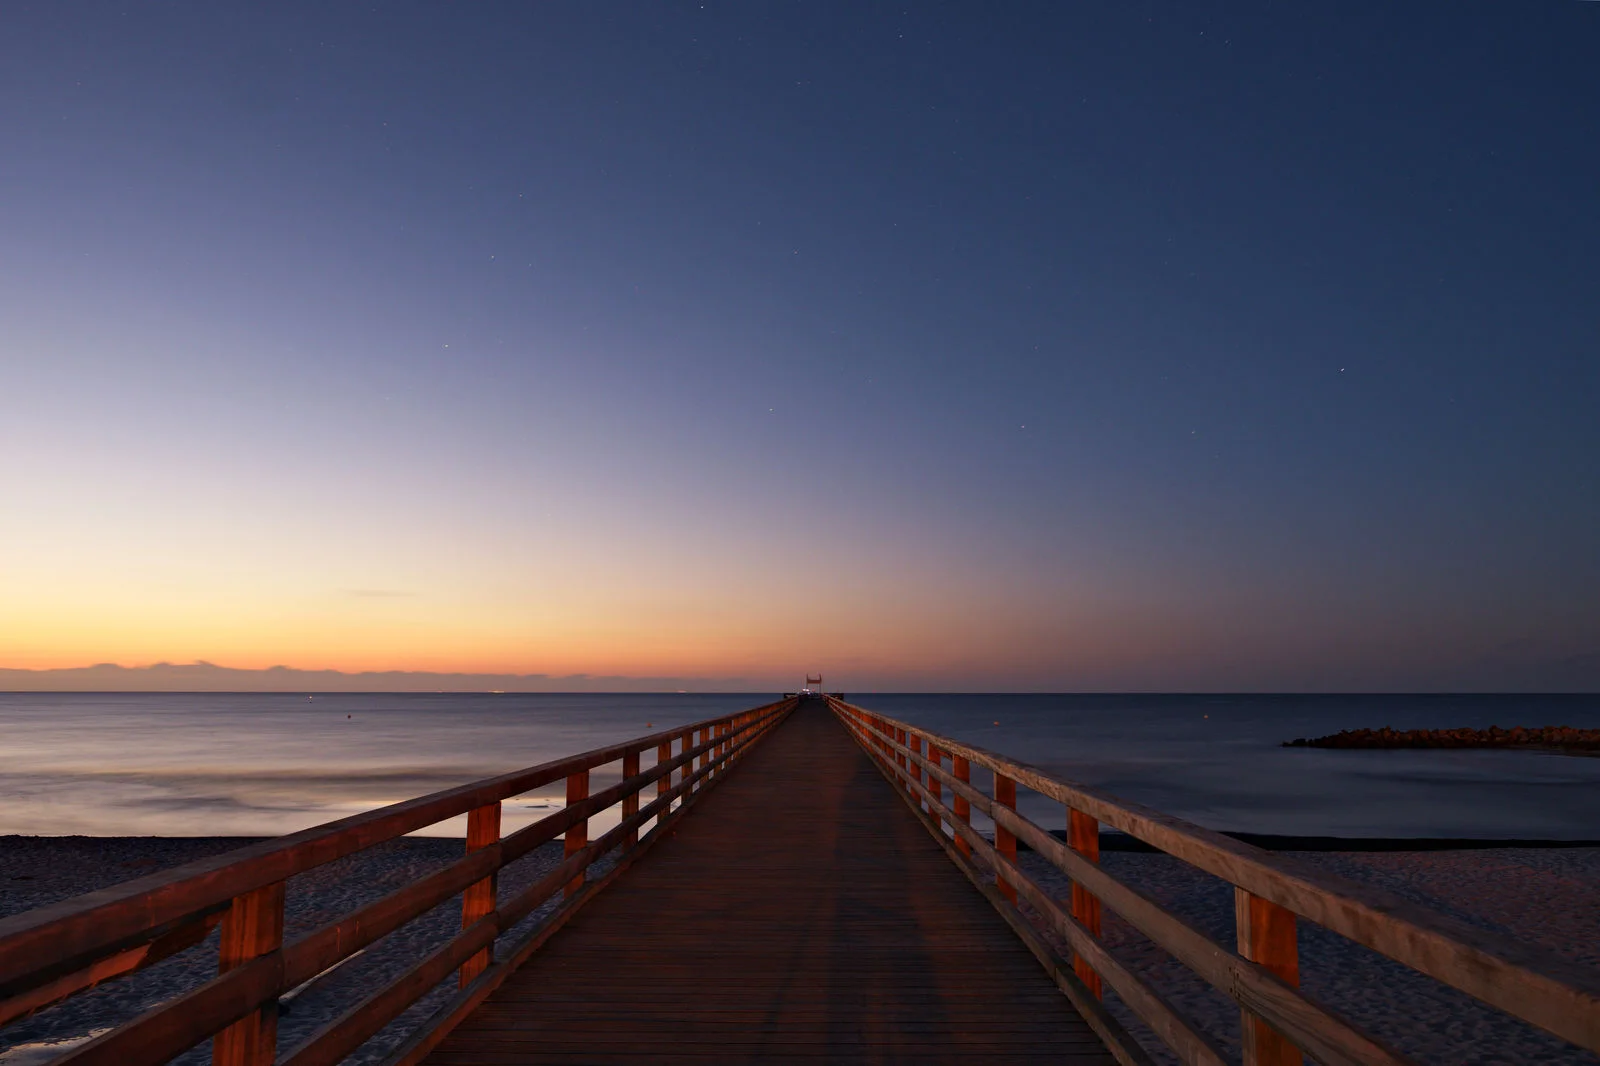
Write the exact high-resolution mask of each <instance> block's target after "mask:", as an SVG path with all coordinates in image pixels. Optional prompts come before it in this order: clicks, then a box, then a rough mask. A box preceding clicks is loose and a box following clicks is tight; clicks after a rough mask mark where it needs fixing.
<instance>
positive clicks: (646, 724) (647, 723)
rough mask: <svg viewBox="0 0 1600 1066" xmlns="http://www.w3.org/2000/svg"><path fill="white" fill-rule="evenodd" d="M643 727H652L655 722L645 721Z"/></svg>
mask: <svg viewBox="0 0 1600 1066" xmlns="http://www.w3.org/2000/svg"><path fill="white" fill-rule="evenodd" d="M644 727H645V728H646V729H654V728H655V723H654V722H646V723H645V724H644Z"/></svg>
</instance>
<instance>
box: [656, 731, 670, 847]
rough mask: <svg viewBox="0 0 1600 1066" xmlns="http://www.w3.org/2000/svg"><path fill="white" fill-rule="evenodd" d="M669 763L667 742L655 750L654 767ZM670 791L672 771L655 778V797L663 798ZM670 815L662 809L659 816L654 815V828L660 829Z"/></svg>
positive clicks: (668, 805) (668, 811) (668, 742)
mask: <svg viewBox="0 0 1600 1066" xmlns="http://www.w3.org/2000/svg"><path fill="white" fill-rule="evenodd" d="M671 761H672V741H670V740H669V741H667V742H666V743H664V744H661V745H659V746H658V747H657V748H656V765H658V766H664V765H666V764H667V763H669V762H671ZM671 790H672V771H671V770H668V771H667V772H666V773H664V774H662V775H661V776H660V777H658V778H656V795H657V796H665V795H666V794H667V793H668V792H670V791H671ZM671 806H672V805H671V804H670V803H669V804H667V807H671ZM671 813H672V812H671V811H670V810H667V809H665V808H664V809H663V810H662V811H661V813H660V814H658V815H656V827H657V828H658V829H659V828H660V827H661V825H662V824H663V823H664V822H666V820H667V815H669V814H671Z"/></svg>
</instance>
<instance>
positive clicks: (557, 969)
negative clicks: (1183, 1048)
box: [427, 700, 1112, 1066]
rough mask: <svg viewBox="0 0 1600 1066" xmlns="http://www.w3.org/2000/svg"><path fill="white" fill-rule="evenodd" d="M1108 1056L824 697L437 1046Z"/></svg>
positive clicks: (543, 1053) (486, 1050) (449, 1051)
mask: <svg viewBox="0 0 1600 1066" xmlns="http://www.w3.org/2000/svg"><path fill="white" fill-rule="evenodd" d="M781 1059H807V1060H810V1061H830V1062H895V1061H918V1062H958V1061H959V1062H966V1063H971V1062H978V1061H1005V1062H1035V1061H1037V1062H1045V1061H1050V1062H1054V1063H1057V1064H1062V1063H1109V1062H1111V1061H1112V1059H1111V1056H1110V1055H1109V1054H1108V1053H1107V1052H1106V1051H1105V1049H1104V1048H1103V1047H1102V1045H1101V1043H1100V1041H1099V1039H1098V1038H1097V1037H1096V1036H1095V1035H1094V1033H1093V1032H1092V1031H1091V1030H1090V1029H1089V1027H1088V1026H1087V1025H1086V1024H1085V1023H1084V1022H1083V1020H1082V1019H1081V1018H1080V1017H1079V1016H1078V1014H1077V1012H1076V1011H1074V1010H1073V1008H1072V1006H1071V1004H1069V1003H1068V1002H1067V1001H1066V999H1065V998H1064V997H1063V996H1062V995H1061V993H1060V992H1059V991H1058V990H1057V989H1056V987H1055V985H1054V984H1053V983H1052V982H1051V980H1050V978H1049V976H1048V975H1047V974H1046V973H1045V972H1044V971H1043V970H1042V969H1041V968H1040V966H1039V963H1038V962H1037V961H1036V960H1035V959H1034V958H1033V956H1032V955H1031V954H1029V952H1028V950H1027V948H1025V947H1024V946H1023V945H1022V943H1021V942H1020V941H1018V940H1017V938H1016V937H1015V936H1013V935H1012V934H1011V931H1010V929H1008V928H1007V926H1006V923H1005V922H1004V921H1003V920H1002V919H1001V918H1000V916H999V915H998V914H997V913H996V912H995V910H994V909H993V908H992V907H991V906H990V905H989V903H988V901H987V900H985V899H984V898H983V896H982V895H981V894H980V893H979V892H978V891H977V890H976V889H975V888H974V887H973V886H972V885H971V883H969V882H968V881H967V879H966V878H965V877H963V876H962V875H961V873H960V871H959V870H957V869H956V867H955V866H953V865H952V864H951V862H950V860H949V859H948V858H946V857H945V853H944V849H942V848H941V847H940V846H939V845H938V844H937V843H936V842H935V841H934V840H933V838H932V837H931V836H929V834H928V833H927V831H926V830H924V829H923V827H922V825H921V824H920V823H919V822H918V820H917V818H916V817H915V816H914V815H913V814H912V813H911V810H910V809H909V807H907V805H906V804H904V803H903V802H902V801H901V800H900V799H899V798H898V797H897V796H896V795H895V793H894V790H893V789H891V788H890V787H889V786H888V784H887V783H886V782H885V781H884V779H883V776H882V775H881V774H880V773H879V772H878V771H877V769H876V768H875V767H874V765H873V763H872V760H871V758H870V757H869V756H868V755H867V754H866V753H865V752H864V751H863V750H862V748H861V747H860V746H859V745H857V744H856V742H855V740H854V739H853V738H852V737H851V735H850V733H849V732H848V731H847V730H846V729H845V728H844V726H842V725H841V724H840V723H839V721H838V719H836V718H835V717H834V715H833V714H832V713H831V712H830V711H829V710H828V708H827V706H826V705H825V704H823V703H822V701H820V700H816V701H806V702H803V703H802V704H801V705H800V706H799V708H798V709H797V710H796V711H795V712H794V713H793V714H792V715H791V716H790V717H789V718H788V719H787V720H786V721H785V722H784V723H783V724H782V725H780V726H779V727H778V728H777V729H776V730H775V731H774V733H773V735H772V737H771V738H770V739H769V740H767V741H766V742H765V743H763V744H761V745H760V746H759V747H758V748H756V749H755V750H754V751H752V752H751V754H750V756H749V757H748V758H747V759H746V760H745V761H744V762H743V764H742V765H741V766H740V768H739V770H738V772H737V773H735V774H732V775H730V776H729V778H728V780H727V781H726V783H724V784H723V785H722V786H720V787H719V788H717V789H716V790H715V791H714V792H712V793H710V794H709V795H707V796H706V797H705V799H704V800H703V801H701V802H700V803H699V804H698V805H697V806H696V807H695V809H694V811H693V812H692V813H691V814H690V815H689V816H688V817H687V818H685V819H684V820H683V821H682V822H681V823H680V825H679V827H678V828H677V829H676V831H675V832H673V834H672V835H671V836H670V837H668V838H667V839H665V840H663V841H662V842H661V843H660V844H658V845H657V846H656V848H655V849H654V850H653V851H652V852H651V853H650V855H649V856H648V857H647V858H645V859H644V860H643V861H641V862H640V863H639V864H638V865H637V866H635V867H634V868H633V869H632V870H630V871H629V872H628V874H627V876H625V877H623V878H620V879H618V881H617V882H616V883H615V884H614V885H613V886H612V887H610V888H609V889H607V890H606V892H604V893H603V894H601V895H599V896H597V897H596V898H595V900H594V902H593V903H591V904H589V905H588V906H587V907H585V908H584V909H583V911H582V912H580V913H579V914H577V915H575V916H574V917H573V919H572V921H571V922H570V923H568V925H567V926H566V928H564V929H562V930H561V931H560V932H559V933H557V934H556V935H555V936H554V937H553V938H552V939H551V940H550V942H549V943H548V944H547V945H546V946H545V947H544V948H543V949H542V950H541V951H540V952H539V953H538V954H537V955H535V956H533V958H532V959H530V960H529V961H528V962H527V963H526V964H524V965H523V966H522V968H521V969H520V970H518V971H517V972H516V973H515V974H514V975H512V976H511V977H510V978H509V979H507V981H506V982H505V984H503V985H502V986H501V987H500V989H499V990H498V991H497V992H495V993H494V994H493V995H492V996H491V997H490V998H489V999H488V1001H487V1002H485V1003H484V1004H483V1005H482V1006H480V1007H479V1008H478V1009H477V1010H476V1011H475V1012H474V1013H473V1014H472V1015H470V1016H469V1017H468V1018H466V1019H465V1020H464V1021H463V1022H462V1023H461V1024H460V1025H459V1026H458V1027H457V1028H456V1029H455V1031H454V1032H453V1033H452V1034H451V1035H450V1036H449V1037H447V1038H446V1039H445V1041H444V1043H443V1044H441V1045H440V1046H439V1048H438V1049H437V1050H436V1051H435V1052H434V1053H433V1054H432V1055H431V1056H430V1057H429V1058H428V1060H427V1061H428V1062H430V1063H441V1064H452V1066H453V1064H457V1063H460V1064H466V1063H539V1062H575V1061H582V1062H619V1061H642V1060H648V1061H650V1062H723V1061H751V1060H760V1061H763V1062H766V1061H775V1060H781Z"/></svg>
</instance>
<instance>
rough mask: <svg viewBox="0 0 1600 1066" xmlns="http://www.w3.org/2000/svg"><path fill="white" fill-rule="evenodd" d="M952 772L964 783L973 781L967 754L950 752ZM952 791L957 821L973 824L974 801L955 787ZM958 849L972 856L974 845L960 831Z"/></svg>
mask: <svg viewBox="0 0 1600 1066" xmlns="http://www.w3.org/2000/svg"><path fill="white" fill-rule="evenodd" d="M950 772H951V773H952V774H954V775H955V779H956V780H957V781H960V782H961V783H962V784H964V785H966V784H971V783H972V764H971V763H970V762H968V761H967V757H966V756H965V755H957V754H956V753H955V752H951V753H950ZM951 791H952V792H954V793H955V795H954V798H953V799H952V801H951V807H952V808H953V809H954V811H955V816H956V821H958V822H960V823H961V824H962V825H971V824H972V801H971V800H969V799H967V797H965V796H963V795H962V794H961V793H959V792H956V791H955V790H954V789H951ZM956 850H957V851H959V852H961V854H962V855H965V856H966V857H967V858H969V859H970V858H972V845H971V844H969V843H967V838H966V837H964V836H962V835H961V834H960V833H957V834H956Z"/></svg>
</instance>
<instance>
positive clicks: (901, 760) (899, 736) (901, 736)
mask: <svg viewBox="0 0 1600 1066" xmlns="http://www.w3.org/2000/svg"><path fill="white" fill-rule="evenodd" d="M894 739H895V743H897V744H899V745H901V746H904V745H905V742H906V731H905V730H904V729H898V728H897V729H896V730H895V731H894ZM894 761H895V762H896V763H897V764H898V765H899V767H900V769H902V770H904V769H905V768H906V753H905V752H903V751H897V752H895V753H894ZM905 790H906V791H907V792H910V791H911V778H910V777H907V778H906V783H905Z"/></svg>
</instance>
